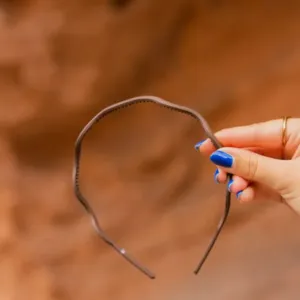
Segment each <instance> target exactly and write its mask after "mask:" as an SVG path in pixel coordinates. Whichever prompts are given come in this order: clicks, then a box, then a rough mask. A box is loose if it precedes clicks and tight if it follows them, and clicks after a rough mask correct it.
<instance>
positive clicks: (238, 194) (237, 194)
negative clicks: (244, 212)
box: [236, 191, 243, 199]
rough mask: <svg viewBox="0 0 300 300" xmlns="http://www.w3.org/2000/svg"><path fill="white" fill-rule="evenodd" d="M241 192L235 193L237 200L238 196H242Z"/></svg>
mask: <svg viewBox="0 0 300 300" xmlns="http://www.w3.org/2000/svg"><path fill="white" fill-rule="evenodd" d="M242 192H243V191H239V192H237V193H236V197H237V198H238V199H239V197H240V195H241V194H242Z"/></svg>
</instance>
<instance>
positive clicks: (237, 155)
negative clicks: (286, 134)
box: [210, 147, 290, 193]
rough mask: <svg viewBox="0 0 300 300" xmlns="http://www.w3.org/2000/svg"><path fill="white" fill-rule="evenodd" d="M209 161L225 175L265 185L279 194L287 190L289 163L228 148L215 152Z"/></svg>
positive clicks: (243, 150) (247, 151)
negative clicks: (228, 174)
mask: <svg viewBox="0 0 300 300" xmlns="http://www.w3.org/2000/svg"><path fill="white" fill-rule="evenodd" d="M210 159H211V161H212V162H213V163H215V164H216V165H218V166H219V167H221V169H223V170H224V171H225V172H227V173H231V174H234V175H238V176H240V177H243V178H244V179H246V180H249V181H255V182H259V183H262V184H265V185H267V186H269V187H270V188H272V189H274V190H276V191H277V192H279V193H282V192H283V191H284V190H286V189H287V188H288V182H289V181H288V179H289V178H290V172H289V170H290V164H289V161H286V160H278V159H274V158H270V157H266V156H262V155H259V154H257V153H255V152H251V151H249V150H245V149H238V148H229V147H226V148H221V149H219V150H217V151H215V152H214V153H213V154H212V155H211V156H210Z"/></svg>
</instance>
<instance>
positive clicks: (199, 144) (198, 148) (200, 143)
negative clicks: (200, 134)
mask: <svg viewBox="0 0 300 300" xmlns="http://www.w3.org/2000/svg"><path fill="white" fill-rule="evenodd" d="M205 141H206V139H205V140H202V141H200V142H198V143H197V144H196V145H195V146H194V148H195V150H196V151H199V150H200V147H201V146H202V145H203V143H204V142H205Z"/></svg>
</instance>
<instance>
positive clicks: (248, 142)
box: [199, 118, 300, 215]
mask: <svg viewBox="0 0 300 300" xmlns="http://www.w3.org/2000/svg"><path fill="white" fill-rule="evenodd" d="M215 136H216V137H217V139H219V141H220V142H221V143H222V144H223V145H224V147H223V148H221V149H219V151H223V152H225V153H227V154H230V155H231V156H232V158H233V165H232V166H231V167H228V168H225V167H222V166H218V165H216V167H217V168H218V170H219V174H218V175H217V176H216V177H217V178H216V179H217V181H218V182H219V183H221V184H222V183H223V184H224V183H226V173H231V174H233V175H234V176H233V184H232V185H231V186H230V190H231V192H232V193H235V194H237V193H238V192H240V193H239V194H238V199H239V201H240V202H249V201H266V200H272V201H278V202H283V203H285V204H287V205H288V206H289V207H290V208H292V209H293V210H294V211H295V212H296V213H297V214H299V215H300V118H290V119H288V122H287V130H286V138H287V142H286V144H285V146H283V145H282V119H278V120H271V121H267V122H262V123H256V124H252V125H248V126H240V127H233V128H227V129H223V130H221V131H219V132H217V133H216V134H215ZM199 151H200V153H201V154H202V155H205V156H211V155H212V154H213V153H214V152H216V149H215V147H214V146H213V144H212V143H211V141H210V140H209V139H207V140H205V141H204V142H203V143H202V144H201V146H200V147H199ZM283 156H284V159H283Z"/></svg>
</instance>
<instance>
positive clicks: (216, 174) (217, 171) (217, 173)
mask: <svg viewBox="0 0 300 300" xmlns="http://www.w3.org/2000/svg"><path fill="white" fill-rule="evenodd" d="M219 173H220V172H219V169H217V170H216V172H215V174H214V179H215V182H216V183H220V182H219V180H218V175H219Z"/></svg>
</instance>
